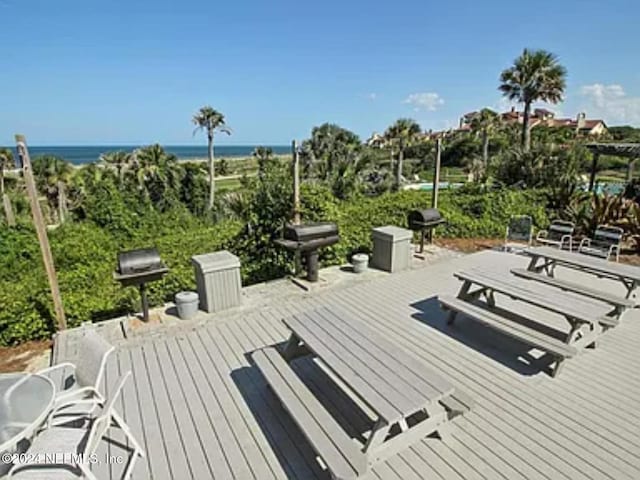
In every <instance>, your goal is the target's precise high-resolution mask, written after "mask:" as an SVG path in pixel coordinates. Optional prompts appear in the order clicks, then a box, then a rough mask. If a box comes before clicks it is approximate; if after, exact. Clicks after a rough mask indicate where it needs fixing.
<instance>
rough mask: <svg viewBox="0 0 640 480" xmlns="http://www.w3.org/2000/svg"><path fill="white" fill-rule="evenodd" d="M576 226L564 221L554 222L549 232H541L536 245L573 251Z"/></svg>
mask: <svg viewBox="0 0 640 480" xmlns="http://www.w3.org/2000/svg"><path fill="white" fill-rule="evenodd" d="M575 228H576V227H575V225H574V224H573V223H571V222H566V221H564V220H554V221H553V222H551V225H549V228H548V229H547V230H541V231H539V232H538V235H537V236H536V243H539V244H542V245H551V246H554V247H558V248H559V249H561V250H562V249H563V248H567V249H568V250H569V251H571V250H572V249H573V231H574V230H575Z"/></svg>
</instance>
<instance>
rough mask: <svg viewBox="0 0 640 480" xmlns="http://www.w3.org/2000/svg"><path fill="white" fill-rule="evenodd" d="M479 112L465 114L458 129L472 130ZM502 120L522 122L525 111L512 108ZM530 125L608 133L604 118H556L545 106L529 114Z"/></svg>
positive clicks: (590, 134)
mask: <svg viewBox="0 0 640 480" xmlns="http://www.w3.org/2000/svg"><path fill="white" fill-rule="evenodd" d="M478 113H479V112H470V113H466V114H464V115H463V116H462V117H461V118H460V126H459V128H458V130H463V131H464V130H471V123H472V121H473V118H474V117H475V116H476V115H478ZM500 117H501V118H502V121H504V122H506V123H522V122H523V121H524V113H523V112H520V111H518V110H516V109H515V107H513V108H511V110H510V111H508V112H504V113H501V114H500ZM529 125H530V127H531V128H535V127H538V126H545V127H555V128H572V129H574V130H575V131H576V133H578V134H579V135H583V136H599V135H603V134H605V133H607V125H606V124H605V123H604V120H600V119H593V120H590V119H587V116H586V114H585V113H584V112H581V113H579V114H578V115H577V116H576V118H575V119H573V118H555V113H553V112H552V111H550V110H547V109H545V108H536V109H534V110H533V112H532V113H531V115H530V116H529Z"/></svg>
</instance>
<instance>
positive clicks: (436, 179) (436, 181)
mask: <svg viewBox="0 0 640 480" xmlns="http://www.w3.org/2000/svg"><path fill="white" fill-rule="evenodd" d="M441 157H442V139H441V138H437V139H436V163H435V165H434V167H433V189H432V190H431V207H432V208H438V189H439V188H440V158H441Z"/></svg>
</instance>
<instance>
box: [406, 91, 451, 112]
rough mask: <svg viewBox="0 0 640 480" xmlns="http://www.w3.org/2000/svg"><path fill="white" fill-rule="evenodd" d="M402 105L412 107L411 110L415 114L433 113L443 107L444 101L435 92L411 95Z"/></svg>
mask: <svg viewBox="0 0 640 480" xmlns="http://www.w3.org/2000/svg"><path fill="white" fill-rule="evenodd" d="M404 103H408V104H409V105H413V109H414V110H415V111H416V112H417V111H420V110H428V111H430V112H435V111H436V110H437V109H438V107H440V106H442V105H444V100H443V99H442V97H440V95H438V94H437V93H435V92H425V93H412V94H411V95H409V96H408V97H407V98H406V99H405V101H404Z"/></svg>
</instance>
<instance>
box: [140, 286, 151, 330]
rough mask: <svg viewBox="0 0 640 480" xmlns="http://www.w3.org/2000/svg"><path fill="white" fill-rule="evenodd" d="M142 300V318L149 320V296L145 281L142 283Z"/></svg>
mask: <svg viewBox="0 0 640 480" xmlns="http://www.w3.org/2000/svg"><path fill="white" fill-rule="evenodd" d="M140 301H141V303H142V320H144V321H145V322H148V321H149V299H148V298H147V288H146V285H145V284H144V283H141V284H140Z"/></svg>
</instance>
